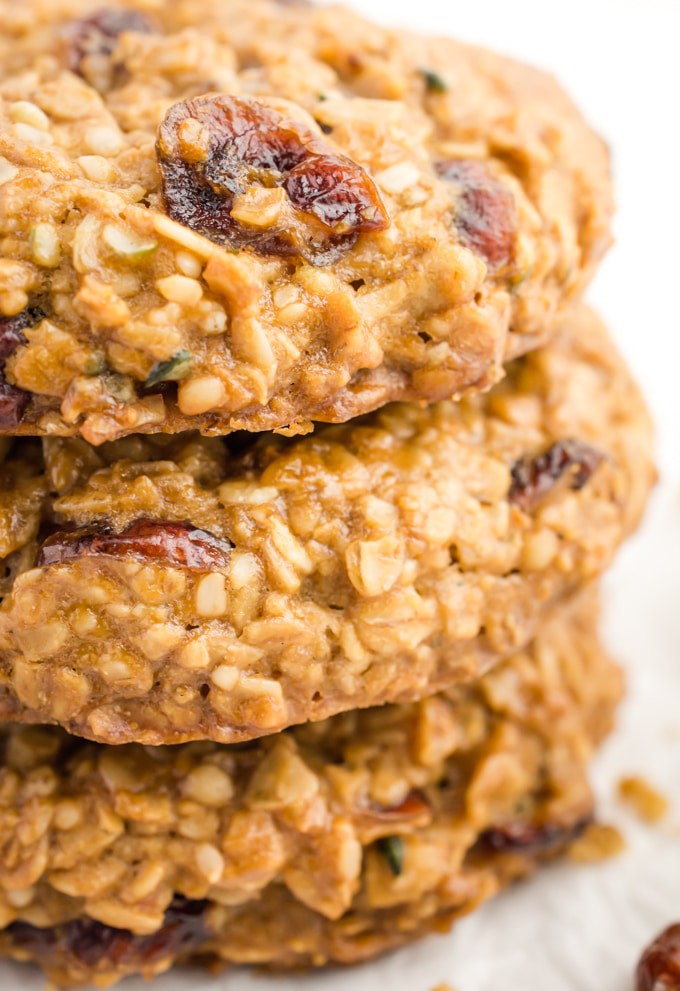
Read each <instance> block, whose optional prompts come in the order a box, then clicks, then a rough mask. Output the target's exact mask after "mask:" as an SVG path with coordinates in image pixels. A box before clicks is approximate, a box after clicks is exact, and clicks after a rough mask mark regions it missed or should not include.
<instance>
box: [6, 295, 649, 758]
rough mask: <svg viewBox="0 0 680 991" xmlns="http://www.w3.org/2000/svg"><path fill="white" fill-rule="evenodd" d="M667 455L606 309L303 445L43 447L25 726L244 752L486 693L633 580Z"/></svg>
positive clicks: (10, 630)
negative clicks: (453, 392)
mask: <svg viewBox="0 0 680 991" xmlns="http://www.w3.org/2000/svg"><path fill="white" fill-rule="evenodd" d="M650 446H651V437H650V426H649V421H648V418H647V414H646V411H645V407H644V405H643V402H642V399H641V398H640V395H639V393H638V391H637V389H636V387H635V385H634V383H633V382H632V380H631V377H630V375H629V373H628V371H627V370H626V369H625V367H624V365H623V363H622V360H621V358H620V357H619V355H618V354H617V353H616V351H615V349H614V347H613V345H612V343H611V342H610V340H609V339H608V337H607V335H606V332H605V330H604V329H603V327H602V325H601V324H600V323H599V321H598V320H597V318H596V317H595V316H593V314H592V313H590V312H588V311H582V312H581V313H580V314H579V315H578V316H574V317H573V319H572V321H571V322H570V324H569V327H568V328H565V330H564V332H563V334H562V336H561V337H559V338H558V339H557V340H556V341H555V343H554V344H553V345H552V346H550V347H548V348H547V349H545V350H542V351H538V352H534V353H533V354H531V355H529V356H527V357H525V358H523V359H520V360H519V361H518V362H517V363H516V364H515V365H514V366H513V367H512V368H511V369H510V370H509V374H508V376H507V378H506V379H505V380H504V382H503V383H501V384H500V385H499V386H497V387H496V389H494V390H493V391H492V392H491V393H490V394H488V395H487V396H484V397H482V396H477V397H474V398H471V399H469V400H466V401H464V402H462V403H442V404H438V405H434V406H431V407H427V408H418V407H414V406H408V405H397V406H393V407H389V408H387V409H385V410H383V411H381V412H378V413H374V414H371V415H370V416H367V417H365V418H363V419H361V420H358V421H354V422H352V423H351V424H347V425H344V426H330V427H326V428H323V429H319V430H317V432H316V433H314V434H313V435H312V436H309V437H304V438H302V439H297V440H294V439H288V438H281V437H274V436H265V437H262V438H260V439H257V440H253V436H252V435H239V436H238V437H236V438H234V439H233V440H232V441H230V440H229V439H228V438H227V439H205V438H200V437H198V436H197V435H196V434H192V435H188V436H187V435H182V436H180V437H178V438H174V439H172V438H167V437H166V438H162V437H160V438H144V437H135V438H128V439H125V440H121V441H118V442H116V443H114V444H111V445H104V446H103V447H101V448H97V449H95V448H93V447H91V446H88V445H87V444H86V443H85V442H84V441H82V440H76V439H66V440H60V439H58V438H49V439H47V440H46V441H45V442H44V450H43V453H41V452H40V447H39V444H38V442H37V441H27V440H19V441H17V442H16V443H15V446H14V448H13V449H12V450H11V451H10V453H9V455H8V456H7V459H6V461H5V466H4V472H3V475H2V483H3V488H2V490H0V523H1V526H0V553H1V554H2V555H3V557H4V558H5V569H6V574H5V578H4V592H5V596H4V600H3V603H2V608H1V609H0V693H1V694H0V698H1V699H2V701H1V703H0V713H2V714H3V716H4V718H11V719H32V720H35V721H40V722H46V721H47V722H52V721H53V722H58V723H61V724H62V725H63V726H64V727H65V728H67V729H68V730H69V731H70V732H72V733H76V734H79V735H82V736H86V737H90V738H92V739H95V740H98V741H100V742H104V743H124V742H142V743H148V744H160V743H179V742H181V741H183V740H190V739H212V740H217V741H220V742H223V743H231V742H236V741H239V740H247V739H249V738H253V737H258V736H261V735H263V734H265V733H273V732H276V731H279V730H281V729H284V728H285V727H286V726H289V725H291V724H295V723H301V722H305V721H307V720H309V719H313V720H318V719H321V718H325V717H327V716H330V715H333V714H335V713H337V712H340V711H344V710H347V709H353V708H356V707H358V706H361V707H367V706H370V705H376V704H379V703H382V702H387V701H393V702H394V701H405V700H408V699H413V698H419V697H422V696H423V695H425V694H432V693H433V692H435V691H438V690H439V689H440V688H443V687H447V686H448V685H451V684H453V683H455V682H459V681H464V680H469V679H471V678H475V677H477V676H479V674H480V672H482V671H484V670H485V669H487V668H488V667H489V666H490V665H491V664H493V663H495V662H496V661H497V660H499V659H500V658H502V657H504V656H507V655H508V654H509V653H511V652H512V651H513V650H515V649H517V648H519V647H521V646H523V645H524V644H526V643H527V642H528V641H529V640H530V639H531V637H532V636H533V635H534V631H535V628H536V624H537V622H538V620H539V619H540V617H541V616H542V615H543V614H544V613H545V611H546V609H548V608H549V607H550V606H551V604H553V603H554V602H556V601H558V600H559V599H561V598H563V597H564V596H565V595H567V594H569V593H570V592H571V591H573V590H574V589H576V588H578V587H580V586H581V585H582V584H583V583H584V582H587V581H588V580H590V579H591V578H592V577H593V576H595V575H598V574H600V573H601V572H602V571H603V570H604V569H605V568H606V567H607V565H608V564H609V563H610V561H611V559H612V556H613V553H614V551H615V550H616V548H617V546H618V545H619V543H620V542H621V540H622V539H623V538H624V537H625V535H626V534H627V533H629V532H630V530H631V529H632V527H633V526H634V525H635V523H636V522H637V520H638V518H639V516H640V513H641V510H642V508H643V505H644V502H645V499H646V496H647V493H648V490H649V488H650V485H651V482H652V478H653V468H652V463H651V459H650Z"/></svg>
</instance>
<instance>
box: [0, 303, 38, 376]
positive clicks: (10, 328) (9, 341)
mask: <svg viewBox="0 0 680 991" xmlns="http://www.w3.org/2000/svg"><path fill="white" fill-rule="evenodd" d="M44 317H45V314H44V312H43V311H42V310H41V309H40V307H39V306H30V307H29V308H28V309H26V310H22V311H21V313H17V314H16V316H13V317H0V364H4V362H5V361H7V359H8V358H9V357H10V355H11V354H13V352H14V351H15V350H16V348H18V347H19V346H20V345H22V344H25V343H26V337H25V335H24V331H25V330H27V329H28V328H29V327H34V326H35V325H36V324H37V323H40V321H41V320H43V319H44Z"/></svg>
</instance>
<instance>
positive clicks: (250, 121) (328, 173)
mask: <svg viewBox="0 0 680 991" xmlns="http://www.w3.org/2000/svg"><path fill="white" fill-rule="evenodd" d="M156 153H157V157H158V163H159V166H160V170H161V176H162V182H163V196H164V200H165V206H166V209H167V212H168V214H169V216H170V217H172V219H173V220H176V221H177V222H178V223H181V224H184V226H186V227H190V228H191V229H192V230H195V231H198V232H199V233H200V234H203V235H204V236H205V237H208V238H210V239H211V240H213V241H216V242H217V243H218V244H227V245H229V246H231V247H236V248H243V247H247V246H250V247H252V248H253V249H254V250H257V251H259V252H261V253H264V254H275V255H283V256H286V255H289V256H300V257H303V258H305V259H306V260H308V261H310V262H312V263H313V264H316V265H324V264H329V263H330V262H332V261H334V260H335V259H336V258H337V257H339V255H340V254H342V253H343V252H344V251H346V250H348V249H349V248H350V247H351V246H352V245H353V244H354V243H355V242H356V239H357V237H358V235H359V234H362V233H367V232H370V231H378V230H384V229H385V228H386V227H387V226H388V225H389V219H388V216H387V212H386V210H385V207H384V205H383V203H382V200H381V198H380V194H379V192H378V189H377V187H376V185H375V183H374V182H373V180H372V179H371V178H370V176H369V175H368V173H367V172H366V171H365V170H364V169H363V168H362V167H361V166H360V165H358V164H357V163H356V162H354V161H352V160H351V159H349V158H346V157H345V156H343V155H337V154H335V153H334V152H333V149H332V148H330V146H328V145H326V144H325V142H324V141H323V139H322V138H321V137H319V136H318V135H316V134H314V133H313V132H312V131H310V130H309V129H308V128H307V127H305V126H304V125H303V124H298V123H295V122H294V121H291V120H288V119H287V118H285V117H284V116H283V115H282V114H280V113H278V112H277V111H275V110H272V109H271V108H270V107H267V106H265V105H263V104H261V103H258V102H257V101H255V100H251V99H241V98H237V97H232V96H223V95H219V96H208V97H200V98H199V99H195V100H187V101H185V102H183V103H178V104H176V105H175V106H174V107H172V108H171V109H170V110H169V112H168V114H167V116H166V117H165V120H164V121H163V123H162V124H161V126H160V129H159V132H158V142H157V145H156ZM253 186H260V187H265V188H270V189H271V188H276V187H278V188H281V189H284V190H285V192H286V193H287V196H288V200H289V204H290V209H289V210H285V209H284V210H283V211H282V213H281V218H282V219H279V220H276V221H274V222H273V224H272V226H271V227H268V228H266V229H265V230H262V229H255V228H250V227H247V226H245V225H244V224H241V223H239V222H238V221H237V220H235V219H234V218H233V217H232V215H231V211H232V208H233V205H234V197H235V196H237V195H239V194H240V193H243V192H245V191H246V189H248V188H249V187H253Z"/></svg>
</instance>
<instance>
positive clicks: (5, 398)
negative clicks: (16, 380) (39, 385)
mask: <svg viewBox="0 0 680 991" xmlns="http://www.w3.org/2000/svg"><path fill="white" fill-rule="evenodd" d="M30 399H31V397H30V396H29V394H28V393H27V392H24V390H23V389H17V387H16V386H15V385H10V384H9V382H5V380H4V377H3V376H2V373H0V430H16V428H17V427H18V426H19V424H20V423H21V421H22V420H23V418H24V413H25V412H26V407H27V406H28V404H29V402H30Z"/></svg>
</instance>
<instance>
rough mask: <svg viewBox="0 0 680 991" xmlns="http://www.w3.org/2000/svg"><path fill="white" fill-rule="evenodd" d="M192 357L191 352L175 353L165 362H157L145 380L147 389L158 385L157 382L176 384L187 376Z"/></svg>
mask: <svg viewBox="0 0 680 991" xmlns="http://www.w3.org/2000/svg"><path fill="white" fill-rule="evenodd" d="M193 360H194V356H193V354H192V353H191V351H185V350H184V349H182V350H181V351H177V352H176V353H175V354H173V356H172V358H168V360H167V361H159V362H158V364H156V365H154V366H153V368H152V369H151V371H150V372H149V376H148V378H147V380H146V386H147V388H150V387H151V386H152V385H158V383H159V382H178V381H179V380H180V379H183V378H184V377H185V376H186V375H188V374H189V370H190V368H191V365H192V363H193Z"/></svg>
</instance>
